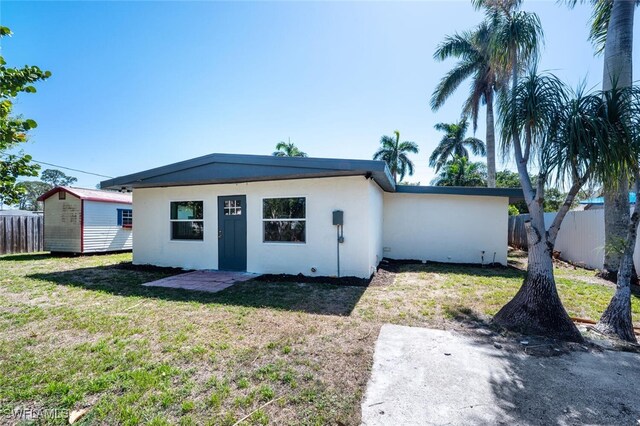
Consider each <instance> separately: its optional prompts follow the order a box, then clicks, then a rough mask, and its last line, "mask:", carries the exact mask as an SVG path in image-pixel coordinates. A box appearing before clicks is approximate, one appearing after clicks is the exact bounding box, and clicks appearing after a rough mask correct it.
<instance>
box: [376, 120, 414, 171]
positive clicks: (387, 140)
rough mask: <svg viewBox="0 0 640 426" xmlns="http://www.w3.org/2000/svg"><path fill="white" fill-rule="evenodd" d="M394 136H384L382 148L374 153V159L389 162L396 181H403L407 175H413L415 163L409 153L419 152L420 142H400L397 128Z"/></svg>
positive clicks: (381, 142)
mask: <svg viewBox="0 0 640 426" xmlns="http://www.w3.org/2000/svg"><path fill="white" fill-rule="evenodd" d="M393 134H394V136H382V137H381V138H380V145H381V146H380V148H379V149H378V150H377V151H376V153H375V154H373V159H374V160H382V161H384V162H385V163H387V166H388V167H389V171H390V172H391V175H392V176H393V179H394V181H395V182H396V183H397V182H398V181H402V179H404V177H405V176H406V175H409V176H411V175H413V169H414V164H413V162H412V161H411V160H410V159H409V155H408V154H417V153H418V152H419V149H418V144H416V143H415V142H411V141H403V142H400V132H399V131H398V130H395V131H394V132H393Z"/></svg>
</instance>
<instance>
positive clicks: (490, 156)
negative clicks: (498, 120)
mask: <svg viewBox="0 0 640 426" xmlns="http://www.w3.org/2000/svg"><path fill="white" fill-rule="evenodd" d="M486 98H487V137H486V139H487V140H486V143H487V186H488V187H489V188H495V187H496V133H495V120H494V117H493V96H487V97H486Z"/></svg>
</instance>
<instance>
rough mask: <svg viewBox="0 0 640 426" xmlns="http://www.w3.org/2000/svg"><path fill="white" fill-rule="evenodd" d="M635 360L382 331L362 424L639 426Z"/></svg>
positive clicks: (420, 331) (639, 373)
mask: <svg viewBox="0 0 640 426" xmlns="http://www.w3.org/2000/svg"><path fill="white" fill-rule="evenodd" d="M638 366H640V355H639V354H633V353H625V352H611V351H604V352H570V353H568V354H565V355H560V356H553V357H536V356H530V355H526V354H524V353H523V351H518V350H515V351H514V350H511V351H507V350H505V349H502V346H501V345H499V344H494V343H492V342H491V339H481V338H476V337H470V336H466V335H461V334H459V333H456V332H450V331H442V330H430V329H424V328H413V327H402V326H395V325H388V324H387V325H384V326H383V327H382V329H381V331H380V335H379V337H378V341H377V343H376V347H375V354H374V359H373V370H372V373H371V378H370V379H369V383H368V385H367V391H366V395H365V398H364V402H363V404H362V423H363V424H364V425H368V426H371V425H393V426H396V425H488V424H491V425H503V424H504V425H582V424H590V425H619V426H622V425H634V426H638V425H640V396H639V394H638V392H637V385H638V383H640V368H638Z"/></svg>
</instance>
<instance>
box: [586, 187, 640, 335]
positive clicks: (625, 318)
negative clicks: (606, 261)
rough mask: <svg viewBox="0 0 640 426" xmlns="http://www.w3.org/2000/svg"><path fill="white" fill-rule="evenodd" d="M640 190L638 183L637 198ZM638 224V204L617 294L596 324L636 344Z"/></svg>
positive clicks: (631, 223)
mask: <svg viewBox="0 0 640 426" xmlns="http://www.w3.org/2000/svg"><path fill="white" fill-rule="evenodd" d="M636 182H637V181H636ZM639 188H640V183H636V197H638V195H640V194H638V189H639ZM636 199H637V198H636ZM638 222H640V210H639V209H638V204H637V203H636V206H635V207H634V209H633V214H632V215H631V218H630V220H629V226H628V227H627V238H626V241H625V248H624V254H623V256H622V259H621V261H620V269H619V270H618V276H617V280H616V292H615V294H614V295H613V298H612V299H611V302H609V306H607V309H606V310H605V311H604V313H603V314H602V317H600V321H598V323H597V324H596V329H597V330H599V331H601V332H603V333H605V334H612V335H616V336H618V337H619V338H620V339H622V340H626V341H628V342H634V343H636V342H637V340H636V336H635V334H634V332H633V323H632V320H631V278H632V275H633V271H634V265H633V252H634V250H635V246H636V239H637V236H638Z"/></svg>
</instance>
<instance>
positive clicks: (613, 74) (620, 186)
mask: <svg viewBox="0 0 640 426" xmlns="http://www.w3.org/2000/svg"><path fill="white" fill-rule="evenodd" d="M578 1H580V2H581V3H586V2H589V3H591V4H592V6H593V14H592V21H591V31H590V33H589V39H590V40H591V42H592V43H593V44H594V47H595V49H596V53H598V54H600V53H604V70H603V80H602V89H603V90H604V91H605V92H606V91H609V90H611V89H612V88H613V87H614V86H615V87H617V88H620V89H622V88H625V87H630V86H631V85H632V84H633V83H632V82H633V67H632V51H633V20H634V19H633V18H634V8H635V7H636V6H637V5H638V4H640V1H632V0H565V2H566V3H567V4H568V5H569V6H570V7H573V6H575V5H576V3H578ZM604 189H605V191H604V222H605V254H604V267H603V269H604V271H603V274H602V275H603V276H604V277H605V278H608V279H611V280H612V281H614V280H615V279H616V275H617V273H618V268H619V266H620V261H621V258H622V255H623V251H621V250H619V247H620V245H621V244H620V242H623V241H624V240H625V238H626V234H627V227H628V224H629V219H630V218H629V211H630V206H629V198H628V195H627V194H628V192H629V182H628V181H627V180H625V179H617V180H615V181H614V182H610V183H609V184H605V187H604Z"/></svg>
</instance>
